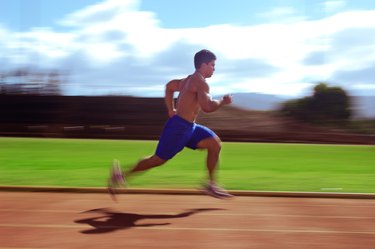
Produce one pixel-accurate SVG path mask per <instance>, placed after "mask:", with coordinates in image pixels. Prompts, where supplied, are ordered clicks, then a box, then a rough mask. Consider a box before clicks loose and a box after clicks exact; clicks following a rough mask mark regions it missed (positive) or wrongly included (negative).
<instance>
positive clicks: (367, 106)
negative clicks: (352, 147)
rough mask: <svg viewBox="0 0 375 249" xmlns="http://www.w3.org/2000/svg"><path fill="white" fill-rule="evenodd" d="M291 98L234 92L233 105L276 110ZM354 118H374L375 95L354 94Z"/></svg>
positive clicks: (243, 107)
mask: <svg viewBox="0 0 375 249" xmlns="http://www.w3.org/2000/svg"><path fill="white" fill-rule="evenodd" d="M290 99H292V98H287V97H284V96H279V95H271V94H261V93H234V94H233V106H236V107H239V108H242V109H248V110H258V111H270V110H276V109H277V108H278V107H279V106H280V105H281V104H282V103H284V102H285V101H288V100H290ZM352 99H353V111H354V117H355V118H372V119H373V118H375V96H354V97H352Z"/></svg>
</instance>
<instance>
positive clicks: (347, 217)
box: [0, 209, 375, 249]
mask: <svg viewBox="0 0 375 249" xmlns="http://www.w3.org/2000/svg"><path fill="white" fill-rule="evenodd" d="M0 212H29V213H69V214H82V215H83V214H90V213H91V214H95V212H82V211H72V210H58V209H56V210H54V209H34V210H30V209H0ZM113 212H118V213H122V212H120V211H116V210H113ZM131 212H132V211H129V213H131ZM138 214H139V215H147V213H145V214H141V213H138ZM175 214H176V213H172V212H164V213H160V215H175ZM197 215H200V216H254V217H290V218H322V219H370V220H372V219H375V216H337V215H304V214H258V213H217V212H216V213H198V214H195V216H197ZM0 249H1V248H0Z"/></svg>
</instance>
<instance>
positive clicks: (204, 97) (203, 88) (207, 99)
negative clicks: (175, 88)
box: [198, 82, 232, 112]
mask: <svg viewBox="0 0 375 249" xmlns="http://www.w3.org/2000/svg"><path fill="white" fill-rule="evenodd" d="M199 85H200V86H199V87H198V103H199V105H200V106H201V108H202V110H203V111H204V112H214V111H216V110H217V109H219V108H220V107H221V106H223V105H227V104H230V103H232V97H231V96H230V95H225V96H224V97H223V98H222V99H221V100H215V99H212V97H211V95H210V94H209V86H208V84H207V83H206V82H201V84H199Z"/></svg>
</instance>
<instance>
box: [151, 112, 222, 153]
mask: <svg viewBox="0 0 375 249" xmlns="http://www.w3.org/2000/svg"><path fill="white" fill-rule="evenodd" d="M215 136H216V134H215V132H213V131H212V130H210V129H208V128H207V127H205V126H203V125H199V124H195V123H190V122H189V121H187V120H185V119H183V118H181V117H179V116H177V115H174V116H173V117H171V118H170V119H168V121H167V123H166V124H165V126H164V129H163V132H162V134H161V136H160V139H159V144H158V146H157V148H156V153H155V154H156V155H157V156H158V157H160V158H161V159H164V160H169V159H171V158H172V157H174V156H175V155H176V154H177V153H178V152H180V151H181V150H182V149H183V148H184V147H188V148H190V149H193V150H195V149H197V145H198V143H199V142H200V141H202V140H203V139H205V138H209V137H215Z"/></svg>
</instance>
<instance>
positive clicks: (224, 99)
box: [221, 94, 232, 105]
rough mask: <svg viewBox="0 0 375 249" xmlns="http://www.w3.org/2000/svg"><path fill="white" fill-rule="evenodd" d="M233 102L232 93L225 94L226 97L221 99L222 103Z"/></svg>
mask: <svg viewBox="0 0 375 249" xmlns="http://www.w3.org/2000/svg"><path fill="white" fill-rule="evenodd" d="M231 103H232V95H230V94H227V95H224V97H223V98H222V99H221V104H222V105H229V104H231Z"/></svg>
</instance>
